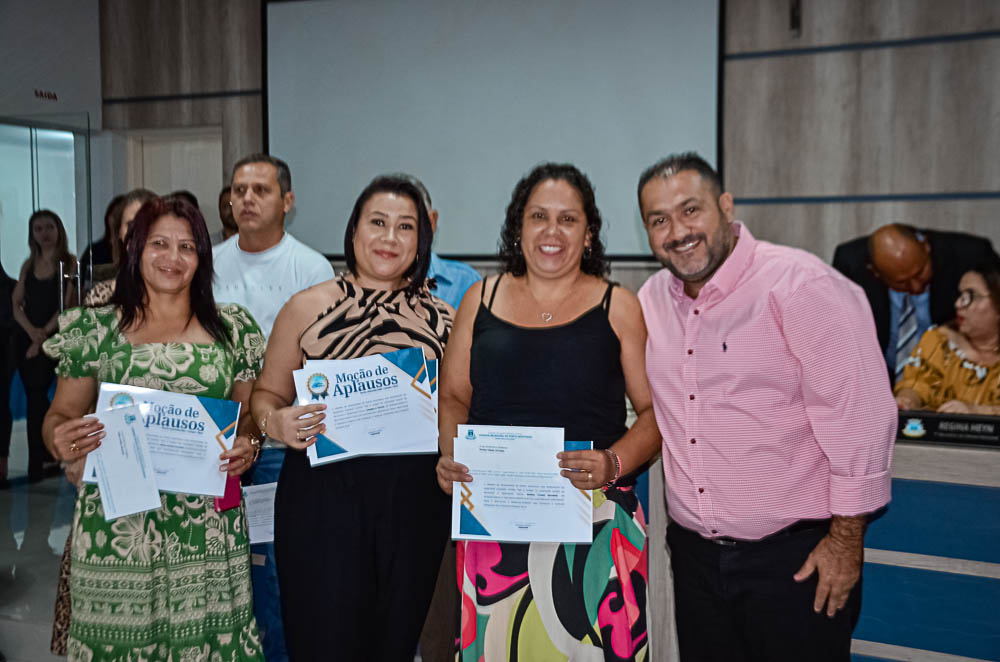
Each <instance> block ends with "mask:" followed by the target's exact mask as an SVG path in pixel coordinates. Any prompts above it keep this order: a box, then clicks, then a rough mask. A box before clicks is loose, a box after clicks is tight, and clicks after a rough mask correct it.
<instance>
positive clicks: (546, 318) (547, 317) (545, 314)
mask: <svg viewBox="0 0 1000 662" xmlns="http://www.w3.org/2000/svg"><path fill="white" fill-rule="evenodd" d="M575 284H576V283H575V282H574V285H575ZM524 287H525V288H527V290H528V296H530V297H531V300H532V301H534V302H535V306H536V307H538V308H539V309H541V310H542V313H541V317H542V321H543V322H545V323H548V322H551V321H552V320H553V319H554V318H555V315H556V313H558V312H559V309H560V308H562V306H563V304H564V303H566V299H568V298H569V296H568V295H567V296H566V297H565V298H564V299H563V300H562V301H560V302H559V304H558V305H556V307H555V308H553V309H552V311H551V312H549V311H546V310H544V309H542V304H540V303H538V299H537V298H536V297H535V293H534V292H532V291H531V287H530V286H529V285H528V282H527V281H525V283H524ZM572 290H573V288H572V287H570V291H572Z"/></svg>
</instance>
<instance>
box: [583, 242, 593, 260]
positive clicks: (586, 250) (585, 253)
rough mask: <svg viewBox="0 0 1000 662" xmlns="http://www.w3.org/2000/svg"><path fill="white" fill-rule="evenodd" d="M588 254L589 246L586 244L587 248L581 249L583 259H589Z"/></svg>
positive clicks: (589, 251)
mask: <svg viewBox="0 0 1000 662" xmlns="http://www.w3.org/2000/svg"><path fill="white" fill-rule="evenodd" d="M590 253H591V250H590V245H589V244H588V245H587V246H584V248H583V257H585V258H588V257H590Z"/></svg>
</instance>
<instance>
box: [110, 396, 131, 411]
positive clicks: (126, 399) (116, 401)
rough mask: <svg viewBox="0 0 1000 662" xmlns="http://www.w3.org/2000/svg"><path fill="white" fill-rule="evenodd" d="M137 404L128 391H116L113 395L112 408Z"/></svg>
mask: <svg viewBox="0 0 1000 662" xmlns="http://www.w3.org/2000/svg"><path fill="white" fill-rule="evenodd" d="M134 404H135V400H133V399H132V396H131V395H129V394H128V393H115V394H114V395H112V396H111V409H118V408H119V407H131V406H132V405H134Z"/></svg>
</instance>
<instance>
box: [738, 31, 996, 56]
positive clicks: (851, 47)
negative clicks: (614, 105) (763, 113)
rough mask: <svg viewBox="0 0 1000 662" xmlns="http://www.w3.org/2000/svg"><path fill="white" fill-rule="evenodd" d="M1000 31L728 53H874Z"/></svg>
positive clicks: (989, 36)
mask: <svg viewBox="0 0 1000 662" xmlns="http://www.w3.org/2000/svg"><path fill="white" fill-rule="evenodd" d="M998 37H1000V30H984V31H982V32H963V33H959V34H944V35H936V36H932V37H913V38H910V39H885V40H882V41H860V42H857V43H854V44H830V45H829V46H805V47H802V48H779V49H775V50H770V51H744V52H742V53H727V54H726V56H725V59H726V60H727V61H728V60H758V59H762V58H769V57H792V56H797V55H820V54H823V53H844V52H850V51H872V50H879V49H886V48H906V47H909V46H929V45H931V44H948V43H955V42H962V41H979V40H981V39H996V38H998Z"/></svg>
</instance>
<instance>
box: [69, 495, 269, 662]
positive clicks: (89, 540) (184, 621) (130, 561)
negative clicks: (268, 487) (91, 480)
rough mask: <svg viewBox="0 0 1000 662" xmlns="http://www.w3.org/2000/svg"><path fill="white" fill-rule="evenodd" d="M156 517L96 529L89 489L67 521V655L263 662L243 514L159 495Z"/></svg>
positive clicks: (98, 519) (97, 514)
mask: <svg viewBox="0 0 1000 662" xmlns="http://www.w3.org/2000/svg"><path fill="white" fill-rule="evenodd" d="M160 499H161V502H162V505H161V507H160V509H159V510H154V511H150V512H146V513H138V514H135V515H129V516H127V517H121V518H119V519H117V520H114V521H113V522H106V521H105V520H104V511H103V509H102V508H101V499H100V494H99V492H98V489H97V487H96V486H94V485H86V486H84V488H83V489H81V490H80V495H79V497H78V499H77V502H76V513H75V515H74V518H73V545H72V571H71V574H70V596H71V599H72V605H73V607H72V609H73V615H72V621H71V624H70V632H69V642H68V655H69V659H70V660H71V661H72V660H84V661H86V662H91V661H96V660H108V661H114V662H126V661H131V660H143V661H144V662H160V661H164V662H165V661H166V660H173V661H175V662H176V661H178V660H192V661H194V660H205V661H206V662H208V661H211V662H236V661H242V660H262V659H263V656H262V654H261V648H260V638H259V636H258V634H257V625H256V623H255V622H254V618H253V609H252V607H253V605H252V603H253V596H252V593H251V589H250V548H249V539H248V531H247V524H246V514H245V511H244V510H243V507H242V506H240V507H238V508H232V509H230V510H226V511H223V512H221V513H219V512H216V511H215V508H214V502H213V500H212V498H211V497H204V496H195V495H187V494H166V493H161V494H160Z"/></svg>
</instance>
